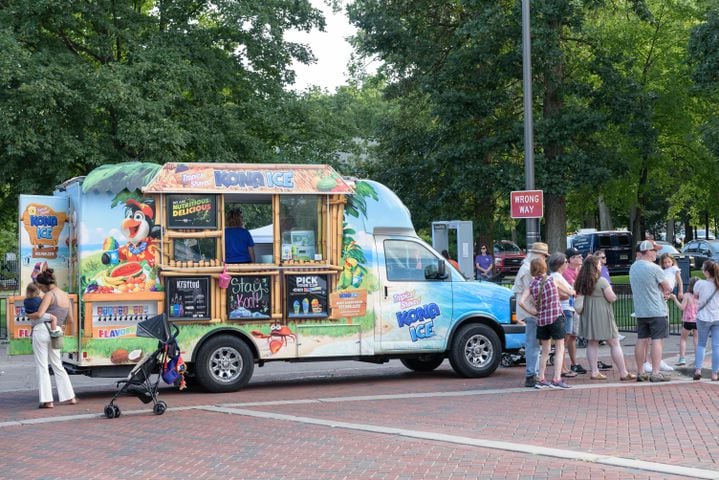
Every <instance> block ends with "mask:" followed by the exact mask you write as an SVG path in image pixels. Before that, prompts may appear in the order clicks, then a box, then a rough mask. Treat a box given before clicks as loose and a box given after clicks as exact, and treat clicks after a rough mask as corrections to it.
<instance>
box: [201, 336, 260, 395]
mask: <svg viewBox="0 0 719 480" xmlns="http://www.w3.org/2000/svg"><path fill="white" fill-rule="evenodd" d="M254 369H255V362H254V358H253V357H252V351H251V350H250V347H248V346H247V344H246V343H245V342H243V341H242V340H240V339H239V338H237V337H233V336H231V335H219V336H217V337H214V338H211V339H209V340H208V341H207V342H206V343H205V344H204V345H203V346H202V347H201V348H200V351H199V352H198V353H197V361H195V376H196V377H197V380H198V381H199V382H200V384H201V385H202V386H203V387H205V389H207V390H208V391H210V392H213V393H222V392H235V391H237V390H239V389H241V388H242V387H244V386H245V385H247V383H248V382H249V381H250V378H252V372H253V371H254Z"/></svg>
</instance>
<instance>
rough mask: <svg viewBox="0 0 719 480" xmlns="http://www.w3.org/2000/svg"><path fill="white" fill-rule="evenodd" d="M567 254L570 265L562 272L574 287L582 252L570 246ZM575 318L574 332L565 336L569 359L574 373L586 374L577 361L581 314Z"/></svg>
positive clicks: (580, 264) (585, 370)
mask: <svg viewBox="0 0 719 480" xmlns="http://www.w3.org/2000/svg"><path fill="white" fill-rule="evenodd" d="M565 255H566V256H567V262H568V265H567V268H566V269H565V270H564V272H562V276H563V277H564V279H565V280H566V281H567V283H569V284H570V285H571V286H572V287H573V286H574V282H575V281H576V280H577V274H578V273H579V269H580V268H581V266H582V261H583V259H582V253H581V252H580V251H579V250H577V249H576V248H568V249H567V251H566V252H565ZM573 300H574V299H572V303H574V302H573ZM573 320H574V322H573V323H574V325H573V326H574V328H573V329H572V332H571V333H568V334H567V336H566V337H565V342H566V343H565V344H566V347H567V351H568V352H569V359H570V363H571V365H570V367H569V368H570V370H571V371H573V372H574V373H580V374H585V373H587V369H586V368H584V367H583V366H581V365H580V364H579V362H578V361H577V330H578V326H579V315H576V314H575V315H574V318H573Z"/></svg>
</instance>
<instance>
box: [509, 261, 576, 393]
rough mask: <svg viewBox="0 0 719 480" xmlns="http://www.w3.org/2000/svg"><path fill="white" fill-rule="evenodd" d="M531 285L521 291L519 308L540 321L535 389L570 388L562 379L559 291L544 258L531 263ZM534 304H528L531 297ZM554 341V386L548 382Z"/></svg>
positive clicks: (562, 345) (561, 312)
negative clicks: (551, 349) (547, 374)
mask: <svg viewBox="0 0 719 480" xmlns="http://www.w3.org/2000/svg"><path fill="white" fill-rule="evenodd" d="M529 268H530V273H531V275H532V277H534V278H533V279H532V282H531V283H530V285H529V288H528V289H526V290H524V292H522V296H521V298H520V299H519V306H520V307H522V308H523V309H524V310H526V311H527V312H528V313H529V314H531V315H533V316H535V317H536V318H537V340H539V341H540V343H541V345H542V356H541V358H540V360H539V381H538V382H537V384H536V385H535V388H545V387H553V388H571V387H570V386H569V385H567V384H566V383H565V382H564V381H563V380H562V377H561V374H562V361H563V360H564V312H563V311H562V305H561V303H560V302H559V290H557V286H556V285H555V284H554V279H552V278H551V277H548V276H547V263H546V260H545V259H544V258H535V259H534V260H532V262H531V263H530V267H529ZM530 295H531V296H532V299H533V300H534V305H536V308H535V307H534V306H533V305H531V303H532V302H528V300H529V296H530ZM552 340H554V348H555V354H554V361H555V363H554V378H553V379H552V383H548V382H547V380H546V379H545V371H546V369H547V359H548V358H549V349H550V347H551V345H552Z"/></svg>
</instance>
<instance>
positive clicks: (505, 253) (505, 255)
mask: <svg viewBox="0 0 719 480" xmlns="http://www.w3.org/2000/svg"><path fill="white" fill-rule="evenodd" d="M526 256H527V255H526V254H525V253H524V252H523V251H522V249H521V248H519V245H517V244H516V243H514V242H512V241H511V240H500V241H497V242H494V276H495V278H501V277H503V276H505V275H516V274H517V272H518V271H519V267H521V266H522V261H523V260H524V257H526Z"/></svg>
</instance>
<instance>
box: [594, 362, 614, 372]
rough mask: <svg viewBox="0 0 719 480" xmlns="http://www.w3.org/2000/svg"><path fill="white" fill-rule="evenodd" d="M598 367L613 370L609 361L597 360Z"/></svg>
mask: <svg viewBox="0 0 719 480" xmlns="http://www.w3.org/2000/svg"><path fill="white" fill-rule="evenodd" d="M597 368H598V369H599V370H611V368H612V365H611V364H609V363H604V362H602V361H599V362H597Z"/></svg>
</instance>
